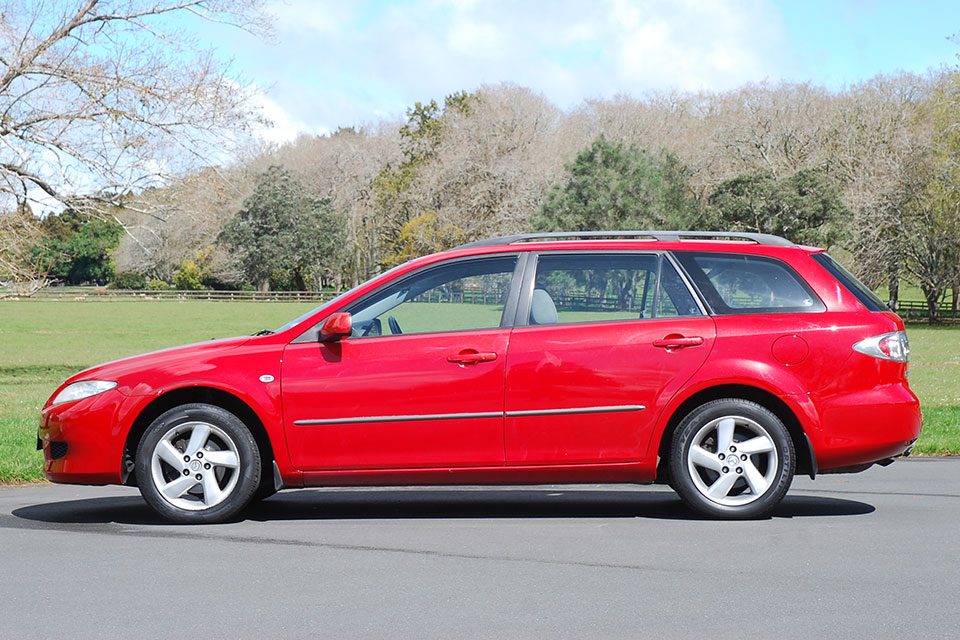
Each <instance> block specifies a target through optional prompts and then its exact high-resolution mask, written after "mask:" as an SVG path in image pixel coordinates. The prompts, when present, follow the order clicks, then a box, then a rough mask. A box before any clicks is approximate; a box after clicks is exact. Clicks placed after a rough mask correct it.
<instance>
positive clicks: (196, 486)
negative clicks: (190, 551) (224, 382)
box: [136, 404, 260, 523]
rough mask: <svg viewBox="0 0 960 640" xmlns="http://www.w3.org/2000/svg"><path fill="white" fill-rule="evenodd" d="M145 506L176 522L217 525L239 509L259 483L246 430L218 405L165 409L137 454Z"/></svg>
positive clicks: (254, 452)
mask: <svg viewBox="0 0 960 640" xmlns="http://www.w3.org/2000/svg"><path fill="white" fill-rule="evenodd" d="M136 469H137V482H138V484H139V486H140V492H141V494H142V495H143V497H144V499H145V500H146V501H147V503H148V504H149V505H150V506H151V507H152V508H153V509H154V510H155V511H157V512H158V513H159V514H160V515H162V516H164V517H166V518H169V519H171V520H175V521H177V522H189V523H209V522H222V521H223V520H226V519H228V518H230V517H232V516H234V515H236V514H237V513H238V512H239V511H240V510H241V509H243V508H244V507H245V506H246V505H247V504H249V502H250V500H251V499H252V497H253V493H254V491H255V490H256V488H257V486H258V485H259V481H260V456H259V453H258V451H257V445H256V442H255V441H254V439H253V436H252V435H251V434H250V431H249V430H248V429H247V428H246V426H245V425H244V424H243V423H242V422H240V420H239V419H237V417H236V416H234V415H233V414H231V413H229V412H227V411H225V410H223V409H221V408H220V407H216V406H212V405H206V404H190V405H184V406H181V407H177V408H174V409H171V410H170V411H168V412H166V413H164V414H163V415H161V416H160V417H159V418H157V419H156V420H155V421H154V422H153V424H151V425H150V427H149V428H148V429H147V431H146V433H145V434H144V436H143V440H141V442H140V447H139V450H138V455H137V467H136Z"/></svg>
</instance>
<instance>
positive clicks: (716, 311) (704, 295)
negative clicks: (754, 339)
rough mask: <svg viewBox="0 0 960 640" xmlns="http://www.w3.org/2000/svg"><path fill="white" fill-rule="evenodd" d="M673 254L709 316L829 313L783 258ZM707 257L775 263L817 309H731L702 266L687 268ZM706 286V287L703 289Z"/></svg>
mask: <svg viewBox="0 0 960 640" xmlns="http://www.w3.org/2000/svg"><path fill="white" fill-rule="evenodd" d="M671 253H672V254H674V258H675V259H676V261H677V264H679V266H680V268H681V269H682V270H683V272H684V274H685V275H686V276H687V277H688V278H689V280H690V282H692V283H693V284H694V286H695V287H696V289H697V293H698V294H699V297H700V298H701V299H702V300H703V303H704V304H705V305H707V308H708V309H709V311H710V315H715V316H749V315H778V314H794V313H803V314H806V313H825V312H826V311H827V305H826V304H824V302H823V300H822V299H821V298H820V296H819V295H817V292H816V291H814V290H813V287H811V286H810V285H809V284H808V283H807V281H806V280H805V279H804V278H803V276H801V275H800V274H799V273H797V270H796V269H794V268H793V267H792V266H790V264H789V263H787V261H786V260H781V259H780V258H775V257H773V256H769V255H765V254H757V253H739V252H735V251H683V250H679V251H677V250H674V251H672V252H671ZM698 255H706V256H742V257H746V258H756V259H758V260H761V261H772V262H775V263H777V264H778V265H779V266H780V267H782V268H783V269H784V270H785V271H786V272H787V273H789V274H790V275H791V276H792V277H793V278H794V281H795V282H796V283H797V284H798V285H800V288H801V289H803V290H804V291H805V292H806V293H807V294H809V295H810V297H811V299H813V300H816V301H817V302H818V303H819V307H818V306H816V305H815V306H812V307H747V308H742V309H738V308H734V307H730V306H728V305H727V304H726V302H724V301H723V298H722V297H721V296H720V292H718V291H717V289H716V287H714V286H713V283H712V282H710V279H709V278H708V277H707V274H706V273H704V271H703V269H701V268H700V267H699V265H697V264H696V263H694V264H693V266H694V267H696V269H688V268H687V261H692V260H694V258H695V256H698ZM704 285H706V286H704Z"/></svg>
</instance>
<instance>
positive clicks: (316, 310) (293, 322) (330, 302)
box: [274, 261, 409, 333]
mask: <svg viewBox="0 0 960 640" xmlns="http://www.w3.org/2000/svg"><path fill="white" fill-rule="evenodd" d="M408 262H409V261H408ZM406 264H407V262H404V263H403V264H400V265H397V266H395V267H393V268H392V269H389V270H387V271H384V272H383V273H378V274H377V275H375V276H373V277H372V278H370V279H369V280H367V281H366V282H363V283H362V284H359V285H357V286H356V287H354V288H353V289H350V290H349V291H344V292H343V293H341V294H340V295H338V296H337V297H336V298H332V299H330V300H327V301H326V302H324V303H323V304H321V305H320V306H319V307H316V308H314V309H311V310H310V311H307V312H306V313H305V314H303V315H302V316H298V317H296V318H294V319H293V320H291V321H290V322H288V323H287V324H285V325H283V326H282V327H280V328H278V329H277V330H276V331H275V332H274V333H280V332H281V331H286V330H287V329H289V328H291V327H295V326H297V325H298V324H300V323H301V322H303V321H304V320H306V319H307V318H309V317H310V316H312V315H314V314H315V313H320V312H321V311H322V310H324V309H326V308H327V307H330V306H332V305H333V304H335V303H337V302H339V301H340V300H342V299H343V298H345V297H346V296H348V295H349V294H350V293H352V292H354V291H356V290H357V289H359V288H360V287H363V286H366V285H367V284H368V283H370V282H373V281H374V280H376V279H377V278H382V277H383V276H386V275H388V274H391V273H393V272H394V271H396V270H398V269H400V268H401V267H404V266H405V265H406Z"/></svg>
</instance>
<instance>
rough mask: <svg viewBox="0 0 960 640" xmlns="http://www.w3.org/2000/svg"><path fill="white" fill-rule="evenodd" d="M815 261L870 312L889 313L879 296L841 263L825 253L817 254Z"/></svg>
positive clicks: (814, 256) (814, 257)
mask: <svg viewBox="0 0 960 640" xmlns="http://www.w3.org/2000/svg"><path fill="white" fill-rule="evenodd" d="M812 257H813V259H814V260H816V261H817V262H819V263H820V265H821V266H822V267H823V268H824V269H826V270H827V271H829V272H830V275H832V276H833V277H834V278H836V279H837V280H838V281H839V282H840V284H842V285H843V286H844V288H845V289H846V290H847V291H849V292H850V293H852V294H853V295H854V296H855V297H856V298H857V300H859V301H860V303H861V304H862V305H863V306H865V307H866V308H867V309H869V310H870V311H889V308H888V307H887V305H885V304H884V303H883V300H881V299H880V298H879V297H878V296H877V294H875V293H874V292H873V291H871V290H870V287H868V286H867V285H865V284H863V283H862V282H860V280H858V279H857V277H856V276H855V275H853V274H852V273H850V272H849V271H847V270H846V269H844V268H843V267H842V266H841V265H840V263H839V262H837V261H836V260H834V259H833V258H831V257H830V256H828V255H827V254H825V253H816V254H814V255H813V256H812Z"/></svg>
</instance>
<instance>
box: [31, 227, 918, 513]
mask: <svg viewBox="0 0 960 640" xmlns="http://www.w3.org/2000/svg"><path fill="white" fill-rule="evenodd" d="M571 238H572V239H571ZM908 354H909V349H908V345H907V342H906V334H905V333H904V325H903V322H902V321H901V319H900V318H899V317H898V316H897V315H896V314H894V313H892V312H891V311H889V310H888V309H887V308H886V307H885V306H883V304H882V303H881V302H880V301H879V300H878V299H877V298H876V297H875V296H873V294H872V293H870V292H869V290H868V289H867V288H866V287H864V286H863V285H862V284H860V283H859V282H858V281H856V279H855V278H853V276H851V275H850V274H849V273H847V272H846V271H844V270H843V268H842V267H840V266H839V265H838V264H837V263H836V262H835V261H833V260H832V259H831V258H829V256H827V254H825V253H824V252H823V251H822V250H820V249H816V248H811V247H804V246H797V245H794V244H793V243H791V242H788V241H786V240H784V239H783V238H779V237H776V236H768V235H762V234H734V233H725V232H717V233H690V232H660V231H653V232H621V233H617V232H603V233H570V234H526V235H520V236H509V237H502V238H494V239H490V240H486V241H480V242H477V243H472V244H469V245H464V246H462V247H459V248H456V249H453V250H450V251H446V252H442V253H438V254H434V255H431V256H426V257H423V258H418V259H416V260H413V261H411V262H409V263H406V264H404V265H401V266H399V267H396V268H394V269H392V270H390V271H388V272H386V273H384V274H381V275H379V276H377V277H375V278H373V279H372V280H370V281H369V282H367V283H365V284H363V285H360V286H359V287H357V288H355V289H353V290H351V291H349V292H347V293H345V294H343V295H341V296H339V297H338V298H336V299H334V300H332V301H330V302H328V303H326V304H324V305H322V306H321V307H319V308H317V309H315V310H314V311H312V312H310V313H308V314H306V315H304V316H302V317H301V318H298V319H297V320H294V321H292V322H290V323H288V324H287V325H285V326H284V327H281V328H280V329H278V330H277V331H276V332H272V333H268V334H267V335H256V336H248V337H241V338H230V339H224V340H212V341H210V342H205V343H201V344H196V345H190V346H185V347H179V348H174V349H167V350H164V351H159V352H155V353H151V354H146V355H141V356H135V357H131V358H126V359H123V360H119V361H116V362H112V363H108V364H104V365H100V366H98V367H93V368H91V369H88V370H86V371H82V372H80V373H78V374H76V375H74V376H72V377H71V378H69V379H68V380H66V381H65V382H64V383H63V385H61V387H60V388H58V389H57V390H56V391H55V392H54V394H53V395H52V396H51V398H50V400H49V401H48V402H47V403H46V405H45V406H44V407H43V409H42V418H41V424H40V431H39V437H38V447H40V448H42V449H43V451H44V456H45V464H44V473H45V475H46V477H47V478H49V479H50V480H52V481H54V482H65V483H79V484H136V485H138V486H139V487H140V490H141V492H142V493H143V494H144V498H145V499H146V500H147V502H148V503H149V504H150V505H151V506H152V507H154V508H155V509H156V510H157V511H158V512H160V513H161V514H162V515H164V516H165V517H168V518H171V519H174V520H179V521H185V522H216V521H221V520H224V519H227V518H232V517H235V516H236V515H237V514H238V513H240V512H241V510H242V509H243V508H244V507H245V506H246V505H247V504H249V502H250V501H251V500H254V499H257V498H258V497H264V496H268V495H270V494H271V493H272V492H273V491H275V490H277V489H280V488H285V487H310V486H358V485H368V486H383V485H444V484H543V483H582V482H591V483H595V482H629V483H651V482H669V483H670V484H671V485H672V486H673V487H674V488H675V489H676V490H677V492H678V493H679V494H680V495H681V497H682V498H683V499H684V500H685V501H686V502H687V503H688V504H689V505H690V506H691V507H693V508H694V509H696V510H697V511H699V512H701V513H703V514H706V515H709V516H715V517H725V518H744V517H759V516H762V515H766V514H768V513H769V512H770V511H771V510H772V509H773V508H774V506H775V505H776V504H777V503H778V502H779V501H780V499H781V498H782V497H783V495H784V494H785V492H786V491H787V488H788V487H789V484H790V481H791V479H792V476H793V475H794V474H795V473H803V474H809V475H810V476H811V477H815V476H816V475H817V474H818V473H824V472H842V471H856V470H862V469H865V468H867V467H869V466H871V465H872V464H874V463H877V462H880V463H884V464H885V463H887V462H889V461H891V460H892V459H893V458H894V457H895V456H899V455H902V454H904V453H905V452H908V451H909V449H910V448H911V447H912V445H913V443H914V441H915V440H916V439H917V437H918V436H919V433H920V429H921V415H920V409H919V403H918V400H917V398H916V396H915V395H914V394H913V392H912V391H911V390H910V388H909V384H908V382H907V366H908V365H907V360H908ZM738 447H739V449H738ZM204 456H205V457H204ZM181 476H182V477H181Z"/></svg>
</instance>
